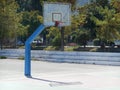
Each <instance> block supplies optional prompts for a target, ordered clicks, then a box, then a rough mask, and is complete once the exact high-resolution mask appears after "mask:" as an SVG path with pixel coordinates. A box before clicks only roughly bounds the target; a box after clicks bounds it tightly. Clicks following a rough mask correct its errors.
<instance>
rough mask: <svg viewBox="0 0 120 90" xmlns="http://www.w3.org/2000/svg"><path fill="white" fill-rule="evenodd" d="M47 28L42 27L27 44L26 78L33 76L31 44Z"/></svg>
mask: <svg viewBox="0 0 120 90" xmlns="http://www.w3.org/2000/svg"><path fill="white" fill-rule="evenodd" d="M44 28H45V26H44V25H43V24H42V25H40V26H39V27H38V28H37V29H36V31H35V32H34V33H33V34H32V35H31V36H30V37H29V38H28V39H27V40H26V42H25V72H24V73H25V76H27V77H30V76H31V52H30V51H31V45H30V44H31V43H32V41H33V40H34V39H35V38H36V37H37V36H38V35H39V34H40V33H41V32H42V31H43V30H44Z"/></svg>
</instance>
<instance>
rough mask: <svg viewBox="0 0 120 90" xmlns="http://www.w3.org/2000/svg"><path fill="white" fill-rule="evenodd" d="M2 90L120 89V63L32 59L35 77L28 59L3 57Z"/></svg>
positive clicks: (0, 84) (1, 70) (0, 76)
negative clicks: (27, 74) (28, 68)
mask: <svg viewBox="0 0 120 90" xmlns="http://www.w3.org/2000/svg"><path fill="white" fill-rule="evenodd" d="M0 90H120V66H104V65H89V64H71V63H52V62H42V61H32V77H29V78H27V77H25V76H24V61H23V60H16V59H0Z"/></svg>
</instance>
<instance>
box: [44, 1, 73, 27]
mask: <svg viewBox="0 0 120 90" xmlns="http://www.w3.org/2000/svg"><path fill="white" fill-rule="evenodd" d="M43 16H44V25H45V26H54V25H55V22H56V21H59V22H61V23H62V24H61V26H69V25H70V24H71V4H68V3H50V2H49V3H48V2H44V8H43Z"/></svg>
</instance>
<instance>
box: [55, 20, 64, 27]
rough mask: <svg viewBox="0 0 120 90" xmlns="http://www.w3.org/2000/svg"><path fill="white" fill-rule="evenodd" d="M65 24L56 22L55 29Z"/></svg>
mask: <svg viewBox="0 0 120 90" xmlns="http://www.w3.org/2000/svg"><path fill="white" fill-rule="evenodd" d="M62 24H63V22H61V21H55V27H62Z"/></svg>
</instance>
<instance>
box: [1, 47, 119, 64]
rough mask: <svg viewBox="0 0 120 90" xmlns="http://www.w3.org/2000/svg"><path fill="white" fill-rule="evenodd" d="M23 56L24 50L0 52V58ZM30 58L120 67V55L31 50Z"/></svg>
mask: <svg viewBox="0 0 120 90" xmlns="http://www.w3.org/2000/svg"><path fill="white" fill-rule="evenodd" d="M24 55H25V51H24V49H6V50H0V56H6V57H7V58H12V59H13V58H20V57H24ZM31 57H32V59H37V60H42V61H50V62H60V63H63V62H65V63H80V64H99V65H117V66H119V65H120V53H105V52H61V51H41V50H31Z"/></svg>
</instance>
